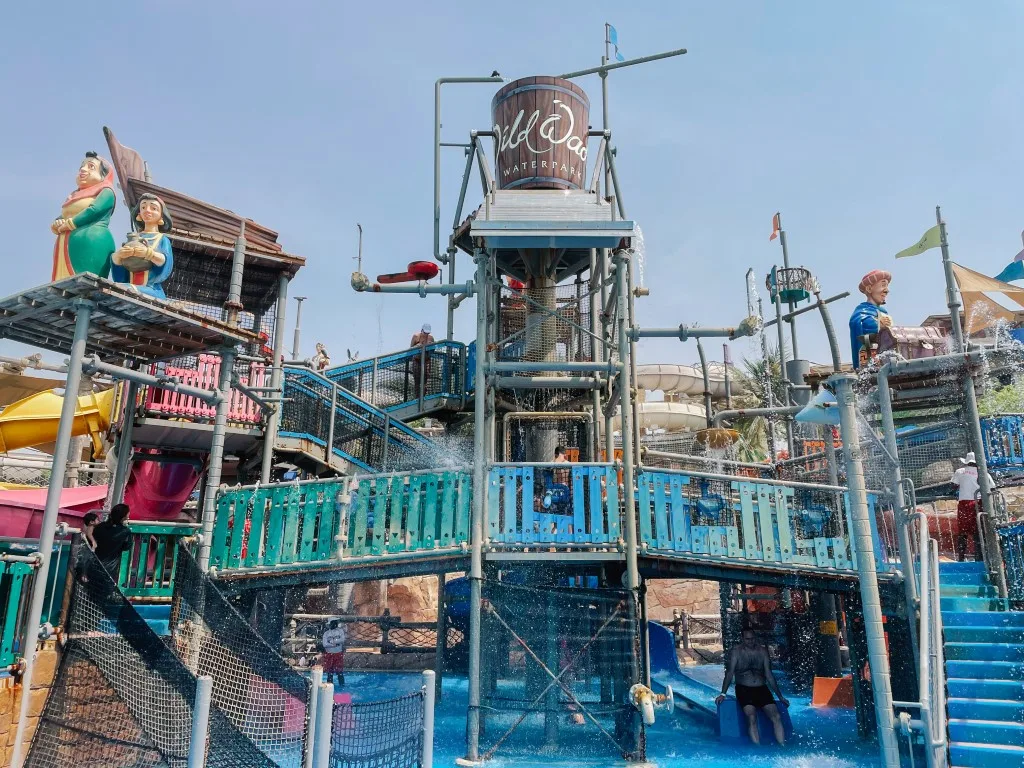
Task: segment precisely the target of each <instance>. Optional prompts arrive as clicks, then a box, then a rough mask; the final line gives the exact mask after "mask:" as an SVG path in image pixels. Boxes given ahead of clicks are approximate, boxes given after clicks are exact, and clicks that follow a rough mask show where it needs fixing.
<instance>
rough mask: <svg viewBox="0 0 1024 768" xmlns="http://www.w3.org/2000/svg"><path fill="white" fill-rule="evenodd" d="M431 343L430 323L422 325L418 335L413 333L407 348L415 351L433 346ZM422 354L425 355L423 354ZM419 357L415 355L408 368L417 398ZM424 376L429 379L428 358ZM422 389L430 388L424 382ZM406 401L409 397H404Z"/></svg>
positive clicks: (428, 383) (427, 383) (418, 389)
mask: <svg viewBox="0 0 1024 768" xmlns="http://www.w3.org/2000/svg"><path fill="white" fill-rule="evenodd" d="M433 343H434V337H433V336H431V335H430V323H424V324H423V327H422V328H420V332H419V333H414V334H413V336H412V339H410V340H409V346H410V347H411V348H412V349H416V348H417V347H421V348H426V347H427V346H429V345H430V344H433ZM423 354H424V355H426V353H425V352H424V353H423ZM420 357H421V355H416V356H415V357H414V358H413V359H412V363H411V365H410V367H409V369H410V372H411V373H412V385H413V391H414V392H416V393H417V395H416V397H417V398H418V397H419V391H420V371H421V370H422V369H421V367H420ZM426 374H427V377H428V378H429V377H430V360H429V357H428V359H427V368H426ZM424 387H425V388H429V387H430V382H424ZM423 394H426V393H425V392H424V393H423ZM408 399H409V397H408V395H406V400H408Z"/></svg>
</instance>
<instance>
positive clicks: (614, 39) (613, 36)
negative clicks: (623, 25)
mask: <svg viewBox="0 0 1024 768" xmlns="http://www.w3.org/2000/svg"><path fill="white" fill-rule="evenodd" d="M605 27H606V30H607V32H608V39H607V40H605V42H606V43H611V45H612V47H613V48H615V60H616V61H625V60H626V57H625V56H623V55H622V54H621V53H619V33H618V32H616V31H615V27H613V26H612V25H611V24H605Z"/></svg>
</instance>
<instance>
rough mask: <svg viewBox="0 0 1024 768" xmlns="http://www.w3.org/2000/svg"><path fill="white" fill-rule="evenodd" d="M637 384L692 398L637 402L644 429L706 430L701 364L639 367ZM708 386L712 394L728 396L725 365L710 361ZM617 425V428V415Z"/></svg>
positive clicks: (616, 422) (616, 418)
mask: <svg viewBox="0 0 1024 768" xmlns="http://www.w3.org/2000/svg"><path fill="white" fill-rule="evenodd" d="M637 384H638V386H639V387H640V389H643V390H645V391H647V392H656V391H659V390H660V391H662V392H664V393H665V394H666V395H683V396H685V397H688V398H690V397H692V398H694V399H693V400H686V401H683V402H671V401H663V402H650V401H646V402H640V403H637V407H638V408H639V412H640V413H639V415H640V427H641V428H642V429H645V430H650V431H654V430H658V429H664V430H665V431H666V432H683V431H695V430H698V429H704V427H706V426H707V419H706V417H705V414H704V400H703V397H704V377H703V375H702V374H701V370H700V366H696V365H679V364H669V363H658V364H654V365H640V366H637ZM708 385H709V388H710V390H711V397H712V398H714V399H719V398H724V397H725V365H724V364H723V363H709V364H708ZM614 425H615V427H616V428H618V425H619V418H618V414H616V416H615V421H614Z"/></svg>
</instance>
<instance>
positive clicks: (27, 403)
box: [0, 389, 115, 453]
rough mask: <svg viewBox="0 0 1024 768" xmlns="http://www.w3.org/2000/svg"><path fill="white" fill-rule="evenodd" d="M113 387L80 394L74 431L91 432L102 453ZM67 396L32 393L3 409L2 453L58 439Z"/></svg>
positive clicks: (0, 424) (0, 428)
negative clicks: (102, 390)
mask: <svg viewBox="0 0 1024 768" xmlns="http://www.w3.org/2000/svg"><path fill="white" fill-rule="evenodd" d="M114 392H115V390H114V389H108V390H106V391H104V392H93V393H90V394H88V395H82V396H81V397H79V398H78V405H77V407H76V408H75V422H74V425H73V427H72V430H71V434H72V435H74V436H75V437H78V436H80V435H89V436H90V437H91V438H92V441H93V444H94V445H96V446H97V448H98V449H99V452H100V453H102V440H101V438H102V436H103V434H104V433H105V432H106V431H107V430H108V429H109V428H110V412H111V410H112V408H113V405H114ZM63 404H64V398H63V397H61V396H60V395H58V394H56V393H54V392H53V391H52V390H50V391H47V392H39V393H37V394H35V395H29V396H28V397H25V398H22V399H21V400H18V401H17V402H15V403H11V404H10V405H8V406H7V407H6V408H4V409H3V411H0V453H6V452H8V451H14V450H17V449H18V448H29V447H31V446H34V445H46V444H48V443H52V442H54V441H55V440H56V439H57V424H58V422H60V411H61V406H62V405H63Z"/></svg>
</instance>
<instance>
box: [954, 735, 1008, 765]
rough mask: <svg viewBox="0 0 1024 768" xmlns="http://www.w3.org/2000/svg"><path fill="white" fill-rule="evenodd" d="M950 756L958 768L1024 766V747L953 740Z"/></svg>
mask: <svg viewBox="0 0 1024 768" xmlns="http://www.w3.org/2000/svg"><path fill="white" fill-rule="evenodd" d="M949 753H950V758H951V760H952V764H953V766H955V767H956V768H1024V748H1021V747H1011V746H1002V745H996V744H974V743H971V742H963V741H953V742H950V745H949Z"/></svg>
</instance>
